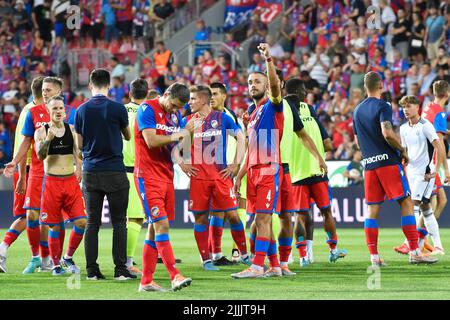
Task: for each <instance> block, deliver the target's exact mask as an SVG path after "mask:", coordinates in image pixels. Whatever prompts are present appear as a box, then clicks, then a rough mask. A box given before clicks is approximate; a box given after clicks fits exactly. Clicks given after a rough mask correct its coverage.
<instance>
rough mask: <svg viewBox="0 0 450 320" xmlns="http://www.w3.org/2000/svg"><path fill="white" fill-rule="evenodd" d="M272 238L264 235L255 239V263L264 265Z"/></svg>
mask: <svg viewBox="0 0 450 320" xmlns="http://www.w3.org/2000/svg"><path fill="white" fill-rule="evenodd" d="M269 246H270V239H267V238H263V237H256V240H255V257H254V258H253V261H252V263H253V264H254V265H257V266H260V267H263V266H264V260H265V259H266V254H267V251H268V250H269Z"/></svg>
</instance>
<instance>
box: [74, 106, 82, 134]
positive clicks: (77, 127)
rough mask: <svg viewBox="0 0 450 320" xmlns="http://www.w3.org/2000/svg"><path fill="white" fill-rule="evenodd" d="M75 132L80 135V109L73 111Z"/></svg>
mask: <svg viewBox="0 0 450 320" xmlns="http://www.w3.org/2000/svg"><path fill="white" fill-rule="evenodd" d="M73 126H74V128H75V132H76V133H78V134H81V110H80V108H79V109H77V110H76V111H75V123H74V125H73Z"/></svg>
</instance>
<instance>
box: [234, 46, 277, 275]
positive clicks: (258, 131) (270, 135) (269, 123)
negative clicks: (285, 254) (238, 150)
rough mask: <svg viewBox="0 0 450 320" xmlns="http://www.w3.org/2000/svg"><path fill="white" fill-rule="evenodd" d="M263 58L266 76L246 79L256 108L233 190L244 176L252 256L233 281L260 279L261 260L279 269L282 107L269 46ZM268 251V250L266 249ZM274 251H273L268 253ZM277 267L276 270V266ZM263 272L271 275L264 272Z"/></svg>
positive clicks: (262, 263)
mask: <svg viewBox="0 0 450 320" xmlns="http://www.w3.org/2000/svg"><path fill="white" fill-rule="evenodd" d="M258 49H259V50H260V53H261V54H262V56H263V57H264V58H265V59H266V65H267V75H266V74H264V73H260V72H254V73H251V74H250V75H249V76H248V88H249V93H250V95H251V97H252V98H253V100H254V103H255V105H256V109H255V111H254V112H253V113H252V114H251V115H250V118H249V121H248V125H247V132H248V149H247V159H246V165H245V167H244V168H243V169H241V170H240V172H239V174H238V177H237V179H236V184H235V189H236V190H239V187H240V182H241V179H242V177H243V176H244V175H245V174H247V212H249V213H255V223H256V233H257V237H256V239H255V257H254V258H253V261H252V265H251V267H250V268H248V269H246V270H244V271H242V272H239V273H235V274H232V275H231V276H232V277H233V278H259V277H262V276H264V271H263V270H264V260H265V258H266V255H268V256H269V261H270V262H271V265H273V266H276V265H278V266H279V262H278V257H277V255H276V245H275V246H271V239H272V238H274V237H273V231H272V214H273V213H277V214H279V213H280V209H281V202H280V188H281V184H282V177H283V171H282V167H281V155H280V141H281V137H282V135H283V124H284V116H283V104H282V98H281V86H280V82H279V79H278V76H277V73H276V70H275V65H274V63H273V61H272V58H271V57H270V51H269V46H268V44H266V43H261V44H260V45H259V47H258ZM269 249H270V250H269ZM272 249H275V252H272V251H273V250H272ZM278 268H279V267H278ZM267 272H272V270H270V269H269V270H268V271H267Z"/></svg>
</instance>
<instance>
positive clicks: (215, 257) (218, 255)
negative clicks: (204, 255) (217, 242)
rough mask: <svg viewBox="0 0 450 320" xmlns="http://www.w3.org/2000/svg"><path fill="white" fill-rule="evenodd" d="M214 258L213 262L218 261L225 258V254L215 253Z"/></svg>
mask: <svg viewBox="0 0 450 320" xmlns="http://www.w3.org/2000/svg"><path fill="white" fill-rule="evenodd" d="M212 257H213V260H218V259H220V258H222V257H223V253H222V252H218V253H213V254H212Z"/></svg>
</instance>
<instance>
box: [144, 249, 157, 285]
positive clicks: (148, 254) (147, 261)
mask: <svg viewBox="0 0 450 320" xmlns="http://www.w3.org/2000/svg"><path fill="white" fill-rule="evenodd" d="M156 262H158V249H156V244H155V241H153V240H145V242H144V250H143V251H142V279H141V284H143V285H146V284H149V283H150V282H152V281H153V274H154V273H155V269H156Z"/></svg>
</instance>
